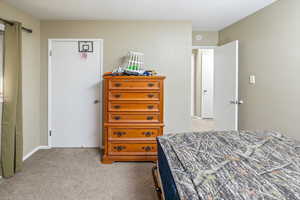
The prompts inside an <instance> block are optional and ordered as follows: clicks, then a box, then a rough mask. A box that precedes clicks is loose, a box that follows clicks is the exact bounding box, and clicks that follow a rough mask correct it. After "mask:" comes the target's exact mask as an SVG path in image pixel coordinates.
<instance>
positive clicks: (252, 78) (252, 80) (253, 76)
mask: <svg viewBox="0 0 300 200" xmlns="http://www.w3.org/2000/svg"><path fill="white" fill-rule="evenodd" d="M255 81H256V80H255V75H250V76H249V83H250V84H251V85H255Z"/></svg>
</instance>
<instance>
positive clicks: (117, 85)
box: [109, 80, 160, 90]
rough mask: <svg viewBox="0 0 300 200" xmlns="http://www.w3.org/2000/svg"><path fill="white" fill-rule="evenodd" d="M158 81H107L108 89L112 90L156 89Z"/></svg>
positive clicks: (158, 86)
mask: <svg viewBox="0 0 300 200" xmlns="http://www.w3.org/2000/svg"><path fill="white" fill-rule="evenodd" d="M159 83H160V82H159V81H155V80H153V81H117V80H113V81H112V80H111V81H109V89H112V90H114V89H115V90H137V89H141V90H158V89H159V88H160V85H159Z"/></svg>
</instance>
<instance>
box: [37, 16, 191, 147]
mask: <svg viewBox="0 0 300 200" xmlns="http://www.w3.org/2000/svg"><path fill="white" fill-rule="evenodd" d="M191 36H192V25H191V23H190V22H172V21H170V22H168V21H164V22H158V21H157V22H156V21H42V22H41V98H42V99H41V101H42V107H41V109H42V116H41V119H42V131H41V133H42V136H41V143H42V144H43V145H46V144H47V48H48V45H47V41H48V39H49V38H102V39H104V71H111V70H112V69H113V68H114V67H116V66H118V64H119V62H120V59H121V58H122V57H123V56H124V55H126V54H127V52H128V51H129V50H134V51H140V52H144V53H145V64H146V66H148V68H149V69H155V70H157V71H158V72H159V73H160V74H162V75H165V76H166V77H167V79H166V81H165V122H166V127H165V130H166V132H172V131H186V130H190V126H191V124H190V123H191V121H190V96H191V95H190V62H191V59H190V58H191V43H192V37H191Z"/></svg>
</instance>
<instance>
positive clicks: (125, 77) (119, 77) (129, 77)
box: [103, 76, 166, 80]
mask: <svg viewBox="0 0 300 200" xmlns="http://www.w3.org/2000/svg"><path fill="white" fill-rule="evenodd" d="M103 78H104V79H131V80H132V79H152V80H153V79H165V78H166V77H165V76H103Z"/></svg>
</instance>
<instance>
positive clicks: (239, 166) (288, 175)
mask: <svg viewBox="0 0 300 200" xmlns="http://www.w3.org/2000/svg"><path fill="white" fill-rule="evenodd" d="M157 142H158V164H157V165H158V166H157V168H156V167H154V168H153V174H154V175H157V176H155V178H156V180H155V181H156V191H157V192H158V194H159V196H162V198H163V199H165V200H200V199H201V200H217V199H218V200H219V199H224V200H225V199H226V200H252V199H253V200H256V199H262V200H284V199H291V200H296V199H299V200H300V142H298V141H296V140H293V139H291V138H288V137H285V136H283V135H281V134H280V133H276V132H250V131H211V132H202V133H199V132H192V133H181V134H170V135H166V136H161V137H158V138H157ZM160 194H161V195H160Z"/></svg>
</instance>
